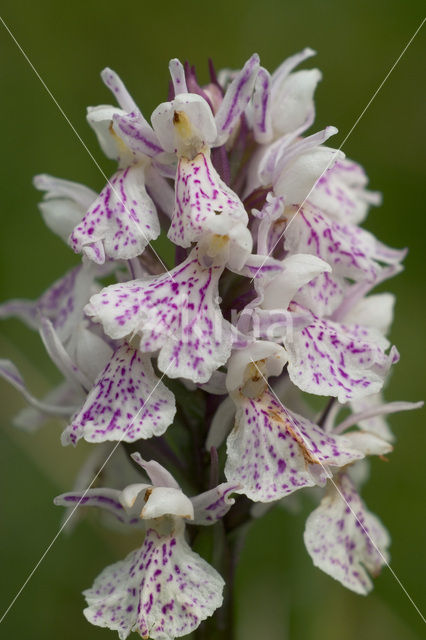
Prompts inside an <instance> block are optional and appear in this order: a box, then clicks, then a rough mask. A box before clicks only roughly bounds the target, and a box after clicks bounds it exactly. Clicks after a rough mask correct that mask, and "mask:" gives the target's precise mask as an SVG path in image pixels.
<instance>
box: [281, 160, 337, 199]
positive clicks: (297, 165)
mask: <svg viewBox="0 0 426 640" xmlns="http://www.w3.org/2000/svg"><path fill="white" fill-rule="evenodd" d="M340 155H341V152H340V151H336V149H330V148H328V147H318V148H316V149H311V150H309V151H307V152H306V153H301V154H300V155H297V156H296V157H295V158H292V159H290V160H289V161H288V163H287V164H286V165H285V167H284V169H283V170H282V172H281V174H280V175H279V176H277V178H276V179H275V180H274V193H275V194H276V195H277V196H283V197H284V199H285V202H286V205H292V204H302V203H303V202H304V201H305V200H306V199H307V198H308V197H309V195H310V193H311V191H312V188H313V187H314V185H315V184H316V182H317V180H318V179H319V178H320V176H321V175H322V174H323V173H324V172H325V171H326V170H327V169H328V167H330V166H332V165H333V163H334V162H336V160H337V159H338V158H339V157H340Z"/></svg>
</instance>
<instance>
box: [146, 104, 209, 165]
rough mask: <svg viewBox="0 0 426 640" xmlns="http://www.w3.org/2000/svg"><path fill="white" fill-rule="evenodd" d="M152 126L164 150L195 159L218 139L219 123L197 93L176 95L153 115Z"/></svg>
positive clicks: (160, 106)
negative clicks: (217, 127)
mask: <svg viewBox="0 0 426 640" xmlns="http://www.w3.org/2000/svg"><path fill="white" fill-rule="evenodd" d="M151 122H152V126H153V128H154V131H155V133H156V134H157V136H158V139H159V141H160V143H161V145H162V147H163V148H164V150H165V151H169V152H174V153H178V154H179V155H182V154H187V155H188V157H192V156H193V155H195V154H196V153H198V151H200V149H201V148H202V147H203V146H205V145H208V146H211V145H212V144H213V142H214V141H215V139H216V123H215V121H214V117H213V114H212V110H211V109H210V107H209V105H208V103H207V102H206V101H205V100H204V98H202V97H201V96H199V95H197V94H195V93H183V94H180V95H177V96H176V97H175V99H174V100H172V101H171V102H163V103H162V104H160V105H159V106H158V107H157V108H156V109H155V111H154V112H153V114H152V116H151Z"/></svg>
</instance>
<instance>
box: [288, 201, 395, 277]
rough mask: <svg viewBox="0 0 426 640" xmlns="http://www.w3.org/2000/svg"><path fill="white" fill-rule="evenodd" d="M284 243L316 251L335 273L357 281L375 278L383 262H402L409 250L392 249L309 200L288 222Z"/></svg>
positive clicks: (294, 248) (296, 250)
mask: <svg viewBox="0 0 426 640" xmlns="http://www.w3.org/2000/svg"><path fill="white" fill-rule="evenodd" d="M284 247H285V249H286V250H287V251H290V252H291V253H310V254H312V255H316V256H318V257H320V258H322V259H323V260H325V261H326V262H328V263H329V264H330V265H331V266H332V267H333V271H334V273H335V274H337V275H339V276H344V277H348V278H351V279H352V280H356V281H357V280H360V279H366V278H368V279H370V280H372V279H373V280H374V279H375V278H376V277H377V276H378V274H379V272H380V270H381V266H380V263H384V264H395V263H399V262H400V261H401V260H402V259H403V258H404V256H405V253H406V251H405V250H401V251H399V250H394V249H389V248H388V247H385V246H384V245H382V244H381V243H380V242H379V241H378V240H376V238H375V237H374V236H373V234H371V233H369V232H368V231H366V230H365V229H361V228H360V227H356V226H355V225H352V224H350V223H341V222H337V221H335V220H333V219H331V218H328V217H327V216H326V215H324V214H323V213H322V212H321V211H319V210H318V209H316V208H314V207H312V206H310V205H306V204H305V205H304V206H303V208H302V209H300V210H299V211H298V213H296V215H295V216H294V217H293V218H292V220H291V221H290V222H289V224H288V226H287V228H286V231H285V235H284Z"/></svg>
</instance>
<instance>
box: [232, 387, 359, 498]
mask: <svg viewBox="0 0 426 640" xmlns="http://www.w3.org/2000/svg"><path fill="white" fill-rule="evenodd" d="M236 405H237V414H236V418H235V427H234V429H233V431H231V433H230V435H229V436H228V440H227V455H228V457H227V461H226V465H225V476H226V478H227V480H228V481H229V482H235V483H237V484H240V485H241V487H242V489H241V492H242V493H244V494H245V495H247V496H248V497H249V498H250V499H251V500H254V501H256V502H272V501H274V500H279V499H280V498H284V497H285V496H287V495H289V494H291V493H293V492H294V491H297V490H298V489H301V488H303V487H312V486H314V485H315V484H323V483H324V482H325V480H326V477H327V474H328V471H327V469H326V467H328V466H337V467H340V466H343V465H345V464H348V463H350V462H353V461H354V460H358V459H360V458H362V457H363V455H362V454H361V453H360V452H359V451H356V450H355V449H351V447H350V446H349V445H348V443H347V442H346V440H345V439H344V438H342V437H341V436H334V437H331V436H330V435H328V434H325V433H324V431H323V430H322V429H321V428H320V427H318V426H317V425H315V424H313V423H311V422H310V421H309V420H307V419H306V418H303V417H302V416H299V415H297V414H294V413H291V412H290V411H288V410H287V409H285V408H284V407H283V406H282V404H281V403H280V402H279V401H278V400H277V399H276V398H275V397H274V395H273V394H272V393H271V392H270V391H269V390H268V389H267V390H266V391H265V392H264V393H263V395H262V396H261V397H259V398H254V399H251V398H246V397H244V396H242V395H240V396H239V397H238V398H237V399H236Z"/></svg>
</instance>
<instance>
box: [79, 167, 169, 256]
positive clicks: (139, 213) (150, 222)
mask: <svg viewBox="0 0 426 640" xmlns="http://www.w3.org/2000/svg"><path fill="white" fill-rule="evenodd" d="M159 234H160V223H159V221H158V217H157V211H156V209H155V205H154V203H153V201H152V200H151V198H150V197H149V195H148V193H147V191H146V189H145V176H144V168H143V167H142V166H139V165H133V166H130V167H128V168H127V169H123V170H119V171H117V172H116V173H115V174H114V175H113V177H112V178H111V180H110V181H109V182H108V184H107V185H106V186H105V187H104V189H103V190H102V191H101V193H100V195H99V197H98V198H97V199H96V200H95V202H94V203H93V204H92V206H91V207H90V208H89V210H88V211H87V213H86V215H85V216H84V218H83V219H82V221H81V222H80V224H78V225H77V226H76V227H75V229H74V231H73V233H72V234H71V237H70V240H69V243H70V246H71V247H72V249H74V251H75V252H76V253H80V252H82V251H83V252H84V253H85V254H86V255H87V256H88V257H89V258H90V259H91V260H94V261H95V262H97V263H98V264H102V263H103V262H104V261H105V257H108V258H111V259H113V260H128V259H130V258H135V257H136V256H138V255H140V254H141V253H142V252H143V250H144V249H145V247H146V246H147V244H148V243H149V242H150V241H151V240H154V239H155V238H157V237H158V236H159Z"/></svg>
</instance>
